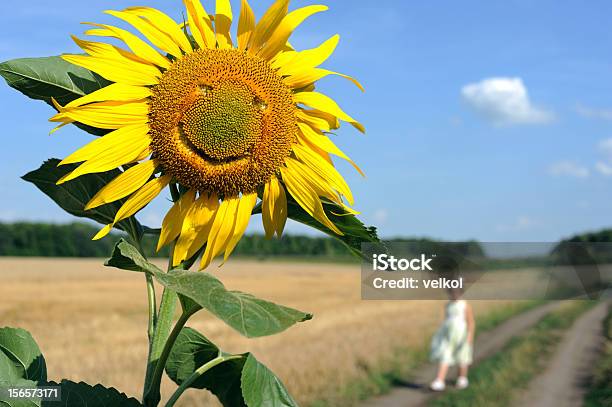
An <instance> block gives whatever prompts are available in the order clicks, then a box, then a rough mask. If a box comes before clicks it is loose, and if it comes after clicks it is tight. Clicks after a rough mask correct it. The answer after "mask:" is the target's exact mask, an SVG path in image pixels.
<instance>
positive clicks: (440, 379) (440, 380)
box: [429, 363, 448, 391]
mask: <svg viewBox="0 0 612 407" xmlns="http://www.w3.org/2000/svg"><path fill="white" fill-rule="evenodd" d="M447 372H448V364H446V363H440V364H439V365H438V374H437V375H436V379H435V380H434V381H433V382H431V384H430V385H429V388H430V389H431V390H433V391H442V390H444V388H445V387H446V385H445V383H444V380H445V379H446V373H447Z"/></svg>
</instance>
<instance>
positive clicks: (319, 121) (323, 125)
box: [295, 109, 336, 131]
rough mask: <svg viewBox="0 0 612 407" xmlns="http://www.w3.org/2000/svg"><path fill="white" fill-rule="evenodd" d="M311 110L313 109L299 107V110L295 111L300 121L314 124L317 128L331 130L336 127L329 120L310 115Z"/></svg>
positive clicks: (310, 124)
mask: <svg viewBox="0 0 612 407" xmlns="http://www.w3.org/2000/svg"><path fill="white" fill-rule="evenodd" d="M309 112H311V110H304V109H299V110H298V111H297V112H295V116H296V117H297V118H298V122H302V123H306V124H308V125H309V126H312V127H314V128H315V129H318V130H321V131H330V130H332V129H335V128H336V127H332V126H331V125H330V122H329V121H327V120H325V119H323V118H321V117H316V116H313V115H310V114H309Z"/></svg>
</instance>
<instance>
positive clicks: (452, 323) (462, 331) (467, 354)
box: [430, 300, 472, 366]
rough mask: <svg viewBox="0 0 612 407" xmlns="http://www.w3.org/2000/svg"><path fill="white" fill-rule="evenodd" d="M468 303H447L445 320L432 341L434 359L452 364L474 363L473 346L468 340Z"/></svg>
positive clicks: (431, 356)
mask: <svg viewBox="0 0 612 407" xmlns="http://www.w3.org/2000/svg"><path fill="white" fill-rule="evenodd" d="M466 306H467V304H466V302H465V301H463V300H458V301H449V302H448V303H447V304H446V310H445V315H446V317H445V318H444V322H443V323H442V326H441V327H440V328H439V329H438V331H437V332H436V334H435V335H434V337H433V339H432V341H431V354H430V358H431V360H432V361H436V362H439V363H446V364H448V365H450V366H452V365H462V366H465V365H469V364H471V363H472V346H471V345H470V343H469V342H468V327H467V321H466V318H465V308H466Z"/></svg>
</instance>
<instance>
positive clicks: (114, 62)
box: [62, 55, 159, 86]
mask: <svg viewBox="0 0 612 407" xmlns="http://www.w3.org/2000/svg"><path fill="white" fill-rule="evenodd" d="M62 59H64V60H65V61H68V62H70V63H71V64H73V65H77V66H80V67H83V68H86V69H89V70H90V71H94V72H95V73H97V74H98V75H100V76H102V77H103V78H105V79H108V80H109V81H111V82H120V83H125V84H127V85H135V86H150V85H156V84H157V83H158V82H159V79H158V78H157V76H155V75H150V74H149V73H147V72H141V71H140V70H139V69H138V67H135V65H136V64H138V65H143V64H139V63H138V62H132V63H125V62H122V61H120V60H118V59H116V58H100V57H90V56H86V55H62ZM151 67H152V68H153V69H157V68H155V67H154V66H152V65H151ZM158 72H159V71H158Z"/></svg>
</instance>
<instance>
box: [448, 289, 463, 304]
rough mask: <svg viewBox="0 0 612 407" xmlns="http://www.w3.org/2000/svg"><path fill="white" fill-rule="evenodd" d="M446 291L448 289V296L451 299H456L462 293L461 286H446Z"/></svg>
mask: <svg viewBox="0 0 612 407" xmlns="http://www.w3.org/2000/svg"><path fill="white" fill-rule="evenodd" d="M446 291H448V298H450V299H451V300H453V301H455V300H458V299H459V298H461V296H462V295H463V290H462V289H461V288H448V289H447V290H446Z"/></svg>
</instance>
